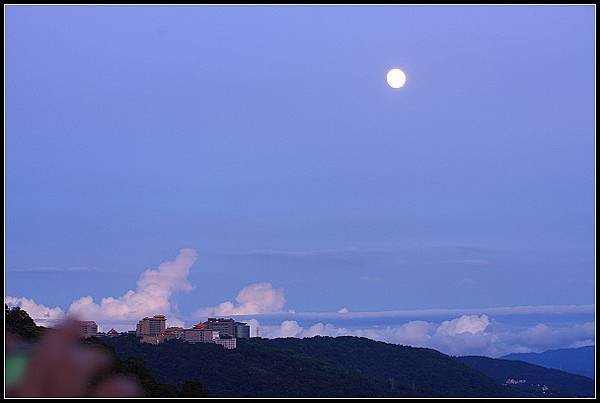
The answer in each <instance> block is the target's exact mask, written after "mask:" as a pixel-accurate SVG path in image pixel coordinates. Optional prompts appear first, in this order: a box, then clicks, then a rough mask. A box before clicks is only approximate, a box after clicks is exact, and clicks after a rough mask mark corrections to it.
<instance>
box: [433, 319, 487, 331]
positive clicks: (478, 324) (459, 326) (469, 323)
mask: <svg viewBox="0 0 600 403" xmlns="http://www.w3.org/2000/svg"><path fill="white" fill-rule="evenodd" d="M489 324H490V320H489V318H488V317H487V315H481V316H477V315H463V316H461V317H460V318H456V319H452V320H446V321H444V322H442V324H441V325H440V327H438V328H437V331H436V333H437V334H439V335H442V336H456V335H457V334H462V333H471V334H476V333H482V332H484V331H485V329H486V328H487V327H488V325H489Z"/></svg>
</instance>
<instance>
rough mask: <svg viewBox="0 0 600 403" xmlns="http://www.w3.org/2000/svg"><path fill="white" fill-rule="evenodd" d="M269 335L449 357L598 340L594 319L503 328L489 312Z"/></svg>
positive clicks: (291, 327) (274, 330) (293, 327)
mask: <svg viewBox="0 0 600 403" xmlns="http://www.w3.org/2000/svg"><path fill="white" fill-rule="evenodd" d="M253 325H254V326H259V327H260V336H261V337H265V338H280V337H297V338H304V337H314V336H330V337H338V336H357V337H367V338H369V339H373V340H378V341H384V342H387V343H394V344H401V345H409V346H413V347H427V348H433V349H436V350H439V351H441V352H443V353H446V354H449V355H486V356H491V357H498V356H501V355H505V354H509V353H513V352H532V351H533V352H541V351H546V350H549V349H554V348H564V347H581V346H585V345H591V344H594V339H595V337H594V336H595V329H594V322H586V323H583V324H578V325H574V326H571V327H560V328H550V327H549V326H547V325H545V324H537V325H535V326H533V327H529V328H525V329H503V328H502V327H501V326H499V325H498V324H497V323H496V322H494V321H493V320H491V319H490V318H489V317H488V316H487V315H463V316H460V317H457V318H454V319H452V320H448V321H444V322H442V323H441V324H440V323H434V322H427V321H422V320H417V321H411V322H408V323H405V324H403V325H400V326H387V327H373V328H363V329H348V328H344V327H338V326H335V325H333V324H331V323H322V322H319V323H316V324H313V325H311V326H308V327H302V326H300V324H299V323H298V322H297V321H294V320H286V321H283V322H282V323H281V324H280V325H279V326H260V323H259V322H258V321H257V320H255V319H254V320H253Z"/></svg>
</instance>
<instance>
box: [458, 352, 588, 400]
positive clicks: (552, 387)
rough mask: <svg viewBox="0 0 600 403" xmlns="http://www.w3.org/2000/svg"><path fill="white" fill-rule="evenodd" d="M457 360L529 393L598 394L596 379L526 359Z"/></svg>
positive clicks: (498, 380) (537, 394)
mask: <svg viewBox="0 0 600 403" xmlns="http://www.w3.org/2000/svg"><path fill="white" fill-rule="evenodd" d="M457 359H458V360H459V361H461V362H463V363H464V364H466V365H468V366H469V367H471V368H473V369H475V370H477V371H480V372H481V373H483V374H485V375H487V376H489V377H490V378H492V379H494V381H496V382H497V383H498V384H504V385H510V386H512V387H513V388H516V389H519V390H520V391H521V392H523V393H526V394H529V395H530V396H545V397H590V396H594V393H595V387H596V385H595V382H594V380H593V379H590V378H588V377H586V376H581V375H575V374H571V373H568V372H564V371H559V370H557V369H552V368H545V367H540V366H538V365H534V364H529V363H527V362H524V361H514V360H503V359H497V358H489V357H479V356H467V357H457Z"/></svg>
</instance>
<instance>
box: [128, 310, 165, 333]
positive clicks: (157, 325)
mask: <svg viewBox="0 0 600 403" xmlns="http://www.w3.org/2000/svg"><path fill="white" fill-rule="evenodd" d="M166 327H167V318H166V317H165V315H154V316H153V317H151V318H148V317H146V318H144V319H142V320H140V321H139V322H138V324H137V326H136V330H135V335H136V336H137V337H144V336H159V335H163V334H164V333H165V329H166Z"/></svg>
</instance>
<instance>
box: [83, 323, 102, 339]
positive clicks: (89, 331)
mask: <svg viewBox="0 0 600 403" xmlns="http://www.w3.org/2000/svg"><path fill="white" fill-rule="evenodd" d="M97 335H98V325H97V324H96V322H94V321H91V320H86V321H79V337H83V338H88V337H94V336H97Z"/></svg>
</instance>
